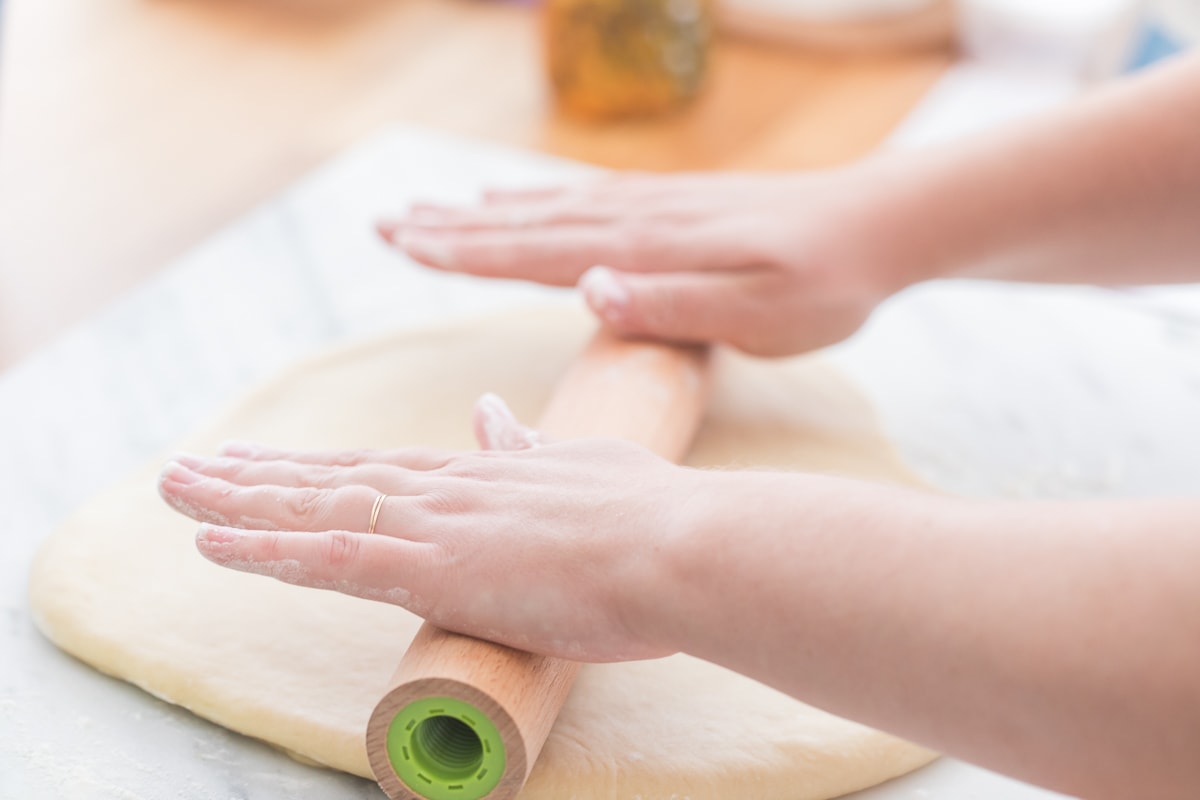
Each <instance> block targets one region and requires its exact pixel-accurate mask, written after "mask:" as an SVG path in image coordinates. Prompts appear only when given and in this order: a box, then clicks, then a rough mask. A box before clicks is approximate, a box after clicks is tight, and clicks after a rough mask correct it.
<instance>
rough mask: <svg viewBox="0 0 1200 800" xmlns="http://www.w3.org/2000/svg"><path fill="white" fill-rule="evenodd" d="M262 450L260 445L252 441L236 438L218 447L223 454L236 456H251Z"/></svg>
mask: <svg viewBox="0 0 1200 800" xmlns="http://www.w3.org/2000/svg"><path fill="white" fill-rule="evenodd" d="M260 451H261V448H259V447H258V446H256V445H253V444H251V443H250V442H240V441H237V440H236V439H232V440H230V441H227V442H224V443H222V444H221V446H220V447H219V448H217V452H218V453H220V454H221V455H223V456H233V457H234V458H251V457H252V456H254V455H256V454H258V453H259V452H260Z"/></svg>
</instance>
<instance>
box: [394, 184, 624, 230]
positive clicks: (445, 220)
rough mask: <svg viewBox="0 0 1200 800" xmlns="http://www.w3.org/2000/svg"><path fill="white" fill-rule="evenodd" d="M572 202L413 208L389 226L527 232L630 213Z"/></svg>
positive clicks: (556, 200)
mask: <svg viewBox="0 0 1200 800" xmlns="http://www.w3.org/2000/svg"><path fill="white" fill-rule="evenodd" d="M572 198H573V196H572V195H569V194H567V193H565V192H564V193H562V194H561V195H555V196H553V197H551V198H549V199H545V200H531V201H527V202H518V201H516V200H510V201H508V202H503V203H489V204H486V205H482V206H472V207H467V208H448V207H441V206H414V207H413V208H411V209H409V212H408V215H407V216H406V217H404V218H403V219H398V220H394V221H393V224H394V225H396V226H398V227H406V228H413V229H417V230H422V229H430V230H441V229H482V228H530V227H536V226H543V225H563V224H570V223H584V224H587V223H591V224H605V223H611V222H612V221H613V220H615V219H620V218H622V217H624V216H627V215H628V214H629V212H630V209H629V207H628V206H624V205H620V206H612V205H602V204H599V203H596V202H594V201H582V202H581V201H579V200H577V199H572Z"/></svg>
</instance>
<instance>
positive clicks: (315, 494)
mask: <svg viewBox="0 0 1200 800" xmlns="http://www.w3.org/2000/svg"><path fill="white" fill-rule="evenodd" d="M286 503H287V507H288V511H289V512H290V513H291V514H292V516H293V517H294V518H295V519H296V520H297V521H299V522H300V523H301V524H302V525H304V526H305V527H308V526H311V525H313V524H315V523H317V522H320V521H321V520H322V519H323V518H324V517H325V514H326V511H327V507H328V493H327V492H326V491H325V490H323V489H317V488H304V489H297V490H296V491H295V492H293V493H291V494H289V495H288V498H287V501H286Z"/></svg>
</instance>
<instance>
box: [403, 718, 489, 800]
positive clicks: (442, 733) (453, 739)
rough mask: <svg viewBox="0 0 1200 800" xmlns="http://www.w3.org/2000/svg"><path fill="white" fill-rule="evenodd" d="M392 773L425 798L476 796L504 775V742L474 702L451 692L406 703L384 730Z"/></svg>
mask: <svg viewBox="0 0 1200 800" xmlns="http://www.w3.org/2000/svg"><path fill="white" fill-rule="evenodd" d="M387 751H388V760H389V761H391V763H392V769H393V770H395V772H396V777H398V778H399V779H400V780H402V781H404V783H405V785H406V786H408V788H410V789H412V790H413V792H414V793H415V794H418V795H420V796H421V797H424V798H427V799H428V800H479V799H480V798H482V797H484V796H486V795H487V794H488V793H489V792H490V791H492V789H494V788H496V784H497V783H499V782H500V778H501V777H503V775H504V742H503V741H502V740H501V739H500V731H498V730H496V726H495V724H493V723H492V721H491V720H490V719H488V717H487V716H486V715H485V714H484V713H483V712H482V711H480V710H479V709H478V708H476V707H475V706H473V705H471V704H470V703H464V702H463V701H462V700H456V699H455V698H453V697H426V698H422V699H421V700H415V701H413V702H412V703H409V704H408V705H406V706H405V707H404V708H402V709H400V711H399V712H398V713H397V714H396V716H395V717H393V718H392V722H391V724H390V725H388V731H387Z"/></svg>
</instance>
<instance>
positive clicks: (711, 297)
mask: <svg viewBox="0 0 1200 800" xmlns="http://www.w3.org/2000/svg"><path fill="white" fill-rule="evenodd" d="M579 289H580V291H582V292H583V296H584V299H585V300H586V301H587V304H588V306H589V307H590V308H591V309H592V312H593V313H595V314H596V316H598V317H599V318H600V319H601V320H603V321H604V323H605V324H606V325H608V326H609V327H610V328H612V329H613V330H615V331H616V332H617V333H621V334H625V335H628V336H646V337H650V338H654V339H666V340H668V341H677V342H708V341H718V342H726V343H728V344H733V345H736V346H743V340H744V339H746V337H747V335H748V333H749V332H750V330H751V329H752V328H753V326H754V324H755V321H756V317H757V316H761V311H756V310H755V309H754V308H752V307H751V303H750V302H749V298H748V292H747V286H746V285H745V282H744V281H742V280H740V278H739V276H737V275H734V274H730V273H727V272H717V271H712V272H650V273H641V272H637V273H633V272H617V271H615V270H612V269H610V268H608V267H592V268H591V269H590V270H588V271H587V272H585V273H584V274H583V277H582V278H580V280H579Z"/></svg>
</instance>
